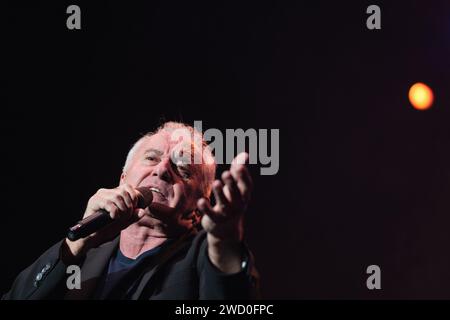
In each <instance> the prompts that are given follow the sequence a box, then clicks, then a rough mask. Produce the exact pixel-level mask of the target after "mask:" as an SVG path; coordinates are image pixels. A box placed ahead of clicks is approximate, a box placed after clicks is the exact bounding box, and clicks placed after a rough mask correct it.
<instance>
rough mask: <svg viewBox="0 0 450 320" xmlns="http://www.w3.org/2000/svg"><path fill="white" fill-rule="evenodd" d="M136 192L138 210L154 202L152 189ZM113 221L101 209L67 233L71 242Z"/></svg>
mask: <svg viewBox="0 0 450 320" xmlns="http://www.w3.org/2000/svg"><path fill="white" fill-rule="evenodd" d="M136 190H137V191H138V203H137V208H141V209H145V208H147V207H148V206H149V205H150V204H151V203H152V201H153V194H152V191H151V188H146V187H138V188H136ZM112 221H113V219H112V218H111V216H110V215H109V212H108V211H106V210H104V209H100V210H98V211H96V212H95V213H93V214H91V215H90V216H89V217H86V218H84V219H83V220H80V221H78V222H77V224H76V225H74V226H73V227H71V228H70V229H69V232H68V233H67V238H69V240H70V241H75V240H78V239H81V238H85V237H87V236H88V235H90V234H92V233H94V232H96V231H98V230H100V229H101V228H103V227H105V226H106V225H108V224H110V223H111V222H112Z"/></svg>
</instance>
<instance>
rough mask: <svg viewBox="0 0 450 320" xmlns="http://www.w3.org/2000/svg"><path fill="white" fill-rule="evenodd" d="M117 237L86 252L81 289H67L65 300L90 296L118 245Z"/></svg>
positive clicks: (82, 268) (82, 298)
mask: <svg viewBox="0 0 450 320" xmlns="http://www.w3.org/2000/svg"><path fill="white" fill-rule="evenodd" d="M119 239H120V237H119V236H118V237H116V238H115V239H114V240H112V241H110V242H106V243H104V244H103V245H101V246H99V247H97V248H93V249H91V250H90V251H89V252H88V254H87V255H86V259H85V261H84V263H83V265H82V267H81V289H79V290H76V289H73V290H69V291H68V292H67V293H66V296H65V299H66V300H84V299H89V298H90V297H91V296H92V294H93V293H94V290H95V289H96V288H97V282H98V280H99V278H100V277H101V276H102V274H103V271H104V270H105V268H106V266H107V264H108V262H109V260H110V259H111V256H112V254H113V253H114V251H115V250H116V248H117V246H118V245H119Z"/></svg>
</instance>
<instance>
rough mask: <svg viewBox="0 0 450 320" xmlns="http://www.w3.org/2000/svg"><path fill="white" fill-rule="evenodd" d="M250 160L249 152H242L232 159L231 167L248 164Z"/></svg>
mask: <svg viewBox="0 0 450 320" xmlns="http://www.w3.org/2000/svg"><path fill="white" fill-rule="evenodd" d="M248 160H249V155H248V153H247V152H241V153H239V154H238V155H237V156H236V157H235V158H234V159H233V161H231V167H233V166H237V165H242V164H247V163H248Z"/></svg>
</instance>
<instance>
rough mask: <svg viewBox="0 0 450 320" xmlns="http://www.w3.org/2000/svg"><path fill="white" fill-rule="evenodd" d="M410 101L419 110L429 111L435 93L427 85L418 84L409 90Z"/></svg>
mask: <svg viewBox="0 0 450 320" xmlns="http://www.w3.org/2000/svg"><path fill="white" fill-rule="evenodd" d="M408 97H409V101H410V102H411V104H412V106H413V107H414V108H416V109H417V110H427V109H429V108H430V107H431V105H432V104H433V100H434V95H433V91H432V90H431V89H430V87H429V86H427V85H426V84H425V83H421V82H418V83H416V84H414V85H413V86H412V87H411V89H409V94H408Z"/></svg>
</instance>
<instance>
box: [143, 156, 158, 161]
mask: <svg viewBox="0 0 450 320" xmlns="http://www.w3.org/2000/svg"><path fill="white" fill-rule="evenodd" d="M145 159H147V160H149V161H157V158H156V157H153V156H147V157H146V158H145Z"/></svg>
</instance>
